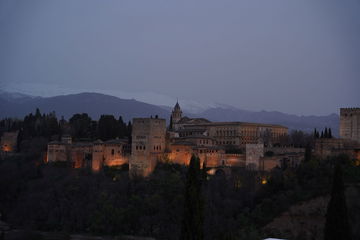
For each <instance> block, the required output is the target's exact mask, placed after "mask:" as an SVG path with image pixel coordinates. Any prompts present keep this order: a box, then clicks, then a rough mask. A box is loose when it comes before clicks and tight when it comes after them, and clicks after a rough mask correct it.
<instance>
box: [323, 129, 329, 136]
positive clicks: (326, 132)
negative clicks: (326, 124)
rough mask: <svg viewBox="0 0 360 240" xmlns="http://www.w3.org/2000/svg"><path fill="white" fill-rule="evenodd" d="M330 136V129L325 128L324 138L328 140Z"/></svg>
mask: <svg viewBox="0 0 360 240" xmlns="http://www.w3.org/2000/svg"><path fill="white" fill-rule="evenodd" d="M328 137H329V136H328V129H327V128H325V132H324V138H328Z"/></svg>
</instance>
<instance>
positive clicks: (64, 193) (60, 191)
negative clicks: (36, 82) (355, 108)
mask: <svg viewBox="0 0 360 240" xmlns="http://www.w3.org/2000/svg"><path fill="white" fill-rule="evenodd" d="M340 160H341V161H343V166H344V170H345V171H344V172H345V180H346V183H347V184H352V185H354V184H355V185H356V183H359V182H360V181H359V176H360V174H359V173H360V169H359V167H356V166H353V165H352V163H351V161H350V160H348V159H346V158H345V157H342V158H337V159H329V160H328V161H322V162H319V161H318V160H316V159H312V160H310V161H308V162H305V163H303V164H302V165H301V166H300V167H299V168H297V169H292V168H286V167H284V168H283V169H275V170H274V171H273V172H272V173H269V174H268V175H265V174H264V173H259V172H254V171H252V172H250V171H245V170H244V169H233V170H232V175H231V176H226V175H223V174H218V175H215V176H209V177H208V180H207V181H206V182H205V183H204V185H203V196H204V199H205V221H204V232H205V239H217V240H218V239H220V240H221V239H247V240H249V239H250V240H251V239H254V240H255V239H261V238H262V237H269V235H268V234H270V233H269V231H267V230H264V229H265V228H264V227H265V226H266V225H268V224H269V223H271V222H272V221H273V219H275V218H276V217H278V216H280V215H281V213H282V212H285V211H286V210H288V209H289V207H291V206H292V205H294V204H296V203H300V202H303V201H307V200H310V199H313V198H315V197H319V196H327V195H328V194H329V191H330V184H329V183H330V182H331V177H332V166H333V162H334V161H340ZM186 172H187V168H186V167H184V166H180V165H174V164H165V163H163V164H158V166H157V168H156V170H155V172H154V173H153V174H152V175H151V176H150V177H149V178H146V179H144V178H135V179H129V177H128V171H127V166H123V167H122V168H120V169H114V168H106V169H104V170H103V171H102V172H101V173H99V174H92V173H91V172H90V171H88V170H86V169H71V168H68V166H66V164H52V165H44V164H41V163H40V161H39V160H38V158H37V157H36V156H27V157H25V156H23V157H10V158H7V159H3V160H2V161H1V162H0V211H1V214H2V219H1V220H2V221H4V222H6V223H8V224H10V225H11V227H12V228H17V229H27V230H37V231H41V232H59V233H61V234H64V236H68V235H69V234H90V235H101V236H122V235H135V236H145V237H153V238H155V239H178V238H179V234H180V231H181V221H182V216H183V206H184V205H183V204H184V182H185V175H186ZM264 179H266V180H267V183H266V184H261V181H262V180H264ZM353 197H355V198H356V197H358V196H353ZM351 202H354V201H353V200H351V201H349V203H351ZM349 213H350V218H351V221H350V222H351V223H352V225H353V230H354V231H353V232H354V239H359V232H358V230H357V229H358V228H359V226H360V225H359V224H360V220H359V216H360V210H359V208H358V205H351V204H350V205H349ZM319 215H320V213H319ZM279 229H280V228H279ZM272 234H275V235H271V236H272V237H279V238H281V237H283V238H288V239H318V238H316V237H315V238H312V237H314V236H315V234H317V233H313V236H311V234H310V235H309V238H307V237H306V236H305V235H303V237H301V236H302V235H296V231H294V232H288V231H286V232H281V231H277V232H273V233H272ZM304 236H305V237H304ZM5 239H6V238H5ZM30 239H31V238H30ZM119 239H120V238H119Z"/></svg>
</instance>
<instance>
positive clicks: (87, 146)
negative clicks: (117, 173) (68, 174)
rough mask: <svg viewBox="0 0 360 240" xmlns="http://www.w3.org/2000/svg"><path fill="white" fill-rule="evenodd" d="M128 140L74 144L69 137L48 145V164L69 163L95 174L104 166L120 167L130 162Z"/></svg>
mask: <svg viewBox="0 0 360 240" xmlns="http://www.w3.org/2000/svg"><path fill="white" fill-rule="evenodd" d="M129 156H130V149H129V144H128V142H127V140H125V139H114V140H109V141H104V142H103V141H101V140H97V141H95V142H72V141H71V138H70V137H69V136H65V137H63V138H62V140H61V141H53V142H50V143H49V144H48V150H47V162H50V163H51V162H68V163H70V164H71V166H72V167H74V168H91V169H92V170H93V171H94V172H96V171H99V170H100V169H101V168H102V167H103V166H120V165H122V164H125V163H128V162H129Z"/></svg>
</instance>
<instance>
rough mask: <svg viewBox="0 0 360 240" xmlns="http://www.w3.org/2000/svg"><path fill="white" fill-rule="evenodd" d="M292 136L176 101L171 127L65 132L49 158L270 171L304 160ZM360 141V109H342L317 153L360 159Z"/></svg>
mask: <svg viewBox="0 0 360 240" xmlns="http://www.w3.org/2000/svg"><path fill="white" fill-rule="evenodd" d="M17 134H18V133H17V132H16V133H15V132H14V133H4V135H3V137H2V139H1V151H0V152H2V153H10V152H12V151H15V148H16V139H17ZM287 135H288V128H287V127H284V126H280V125H274V124H261V123H247V122H211V121H209V120H207V119H204V118H188V117H183V115H182V111H181V108H180V105H179V103H176V105H175V107H174V109H173V111H172V113H171V117H170V124H169V126H166V121H165V119H161V118H158V117H154V118H153V117H150V118H134V119H133V129H132V140H131V144H129V141H128V139H113V140H109V141H101V140H97V141H94V142H72V138H71V136H63V137H62V139H61V141H53V142H49V144H48V149H47V154H46V161H47V162H69V163H70V164H71V165H72V166H73V167H74V168H91V169H92V171H94V172H97V171H99V170H101V169H102V168H103V167H104V166H121V165H123V164H129V173H130V174H136V175H141V176H148V175H149V174H150V173H151V172H152V171H153V170H154V168H155V166H156V164H157V162H159V161H164V162H171V163H178V164H185V165H187V164H188V163H189V161H190V158H191V156H192V155H193V154H195V155H197V156H198V157H199V158H200V161H201V163H204V162H206V166H207V167H209V169H210V174H211V172H212V171H213V173H215V172H216V171H217V170H218V169H225V170H226V169H230V168H232V167H244V168H248V169H253V170H260V171H269V170H271V169H272V168H274V167H276V166H281V165H282V164H283V163H284V162H286V163H287V165H290V166H296V165H298V164H299V163H300V162H301V161H302V160H303V158H304V151H305V150H304V148H294V147H289V146H286V147H285V146H283V145H282V144H281V140H282V139H284V137H285V138H286V136H287ZM359 144H360V108H342V109H340V138H331V139H315V145H314V146H315V148H314V151H313V152H314V154H315V155H318V156H319V157H327V156H331V155H334V154H339V153H344V152H345V153H347V154H350V155H351V157H353V158H355V159H358V160H359V163H360V146H359ZM267 153H271V154H267Z"/></svg>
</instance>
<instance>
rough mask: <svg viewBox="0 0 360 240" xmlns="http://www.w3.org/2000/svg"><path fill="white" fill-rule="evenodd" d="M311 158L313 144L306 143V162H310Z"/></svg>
mask: <svg viewBox="0 0 360 240" xmlns="http://www.w3.org/2000/svg"><path fill="white" fill-rule="evenodd" d="M310 160H311V146H310V144H309V143H308V144H306V147H305V156H304V161H305V162H308V161H310Z"/></svg>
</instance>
